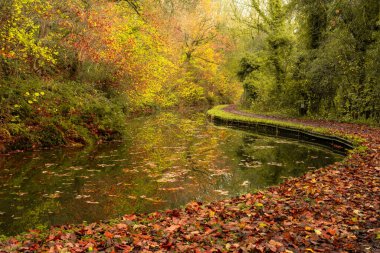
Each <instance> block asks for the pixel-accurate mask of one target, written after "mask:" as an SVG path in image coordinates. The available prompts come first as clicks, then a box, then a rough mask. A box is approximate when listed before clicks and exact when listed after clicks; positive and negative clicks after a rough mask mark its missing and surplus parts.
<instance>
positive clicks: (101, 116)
mask: <svg viewBox="0 0 380 253" xmlns="http://www.w3.org/2000/svg"><path fill="white" fill-rule="evenodd" d="M114 93H115V94H112V95H110V94H107V93H105V92H103V91H100V90H98V89H96V86H94V85H92V84H89V83H77V82H71V81H66V82H57V81H49V80H48V81H44V80H41V79H28V80H22V79H10V80H2V81H0V94H1V95H2V96H1V100H0V153H4V152H10V151H15V150H26V149H32V148H46V147H53V146H63V145H65V146H81V145H88V144H92V143H95V142H97V141H110V140H113V139H119V138H121V137H122V136H123V129H124V126H125V113H126V112H127V106H126V99H125V97H124V96H123V94H121V93H120V94H118V93H117V92H114Z"/></svg>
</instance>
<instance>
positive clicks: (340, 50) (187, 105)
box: [0, 0, 380, 252]
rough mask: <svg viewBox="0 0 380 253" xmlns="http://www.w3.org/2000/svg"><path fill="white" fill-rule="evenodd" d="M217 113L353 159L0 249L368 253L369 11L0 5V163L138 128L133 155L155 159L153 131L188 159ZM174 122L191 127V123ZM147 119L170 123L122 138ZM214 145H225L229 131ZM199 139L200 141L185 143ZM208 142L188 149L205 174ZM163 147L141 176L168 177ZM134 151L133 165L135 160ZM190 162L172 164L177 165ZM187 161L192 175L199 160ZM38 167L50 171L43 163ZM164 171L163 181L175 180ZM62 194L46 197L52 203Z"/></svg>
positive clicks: (374, 50) (373, 96)
mask: <svg viewBox="0 0 380 253" xmlns="http://www.w3.org/2000/svg"><path fill="white" fill-rule="evenodd" d="M217 105H230V106H229V107H224V108H227V109H226V110H225V109H220V111H223V112H221V115H222V116H226V115H227V116H226V117H227V118H228V117H230V119H232V120H233V119H234V118H235V119H236V117H250V118H256V117H257V118H258V120H262V121H265V122H266V123H268V122H269V123H270V124H272V123H273V122H275V123H273V124H277V125H281V123H278V122H277V120H279V121H285V122H288V123H289V122H290V123H289V124H290V125H286V124H287V123H286V124H285V126H289V127H296V126H297V124H303V125H308V126H310V129H309V128H307V129H308V130H310V131H312V132H313V131H315V129H317V128H318V129H319V128H324V127H326V128H328V130H326V132H323V133H324V134H325V133H328V134H331V135H339V136H341V137H342V136H343V137H344V138H346V137H347V136H348V137H349V138H351V140H353V142H354V143H355V145H356V146H355V149H354V151H352V152H351V151H350V152H348V156H347V157H346V158H345V160H343V161H342V162H338V163H335V164H333V165H330V166H326V167H325V168H322V169H320V170H315V171H314V170H312V171H311V172H309V173H307V174H305V175H304V176H301V177H299V178H292V179H289V180H287V181H285V182H284V183H283V184H280V185H279V186H273V187H270V188H268V189H265V190H263V191H257V192H252V193H247V194H244V195H240V196H238V197H235V198H228V199H225V200H220V201H218V202H214V203H209V204H203V203H201V202H199V201H192V202H190V203H188V204H187V205H186V206H185V207H184V208H181V209H178V210H177V209H169V210H167V211H162V212H154V213H150V214H126V215H124V216H123V217H121V218H118V219H115V220H106V221H101V222H100V221H99V222H96V223H92V224H87V223H83V224H77V225H60V226H57V227H55V228H51V229H50V230H49V229H46V228H44V229H42V230H39V229H35V230H31V231H30V232H29V233H27V234H24V235H20V236H16V237H6V236H1V235H0V252H1V251H2V250H3V249H4V251H5V252H35V251H40V252H47V251H49V250H50V252H92V251H95V252H98V251H100V252H139V251H144V250H145V251H146V252H150V251H161V252H162V251H174V252H228V251H230V252H377V251H376V250H378V249H380V246H379V238H380V230H379V220H378V218H379V211H378V210H379V201H378V200H379V198H378V197H379V182H380V180H379V168H380V157H379V154H380V152H379V149H380V148H379V147H380V146H379V143H380V140H379V136H380V135H379V123H380V1H379V0H66V1H62V0H0V158H1V156H4V157H5V156H8V155H9V154H17V153H21V152H23V151H26V150H39V151H41V150H43V149H48V148H52V147H70V148H74V149H75V148H83V147H93V146H97V145H100V144H102V143H110V142H112V141H120V142H121V141H123V140H125V139H128V138H129V137H128V136H132V134H131V133H132V132H138V131H141V133H142V134H141V140H140V142H141V143H142V144H141V147H143V148H142V149H150V151H151V150H154V151H156V150H157V143H153V142H154V141H156V142H159V141H162V142H164V141H163V140H167V139H169V138H168V136H164V135H165V134H164V133H166V132H165V131H166V130H167V128H166V127H167V126H166V125H165V126H163V128H162V129H166V130H162V131H161V130H160V131H158V130H157V129H159V127H158V125H159V124H162V121H168V123H167V124H168V125H170V124H171V126H172V127H173V126H174V127H173V129H174V128H175V127H177V128H178V129H176V130H175V131H174V132H169V131H168V133H170V134H168V135H173V136H174V135H177V137H178V138H179V139H181V138H183V139H188V140H189V142H186V145H187V146H189V147H192V146H191V145H193V143H194V142H196V141H199V140H203V139H204V138H203V136H206V137H210V136H212V135H211V131H212V130H210V129H208V128H207V127H206V129H207V130H205V131H204V132H202V134H203V135H202V134H200V133H199V131H198V130H195V128H196V127H195V125H197V127H199V126H203V127H205V125H207V123H204V121H202V120H203V119H204V118H205V114H204V112H205V111H206V110H207V109H209V108H211V107H214V106H217ZM218 108H222V107H218ZM228 108H229V109H228ZM228 110H230V111H228ZM173 111H174V112H176V113H179V114H182V112H188V111H197V112H201V116H199V114H198V115H197V117H195V118H196V120H195V121H198V122H197V124H195V123H194V122H195V121H194V122H193V123H191V121H189V120H187V119H183V118H180V117H179V116H174V114H172V113H171V112H173ZM160 112H164V113H166V112H168V113H167V114H164V116H165V117H162V118H160V117H157V118H155V120H151V121H147V122H153V123H151V125H150V126H142V124H140V125H139V124H138V123H134V124H135V125H133V127H128V126H129V125H128V124H131V125H132V123H130V122H132V120H136V119H137V120H138V119H139V117H143V116H146V115H150V116H151V115H153V117H154V115H155V114H157V113H160ZM218 113H220V112H218ZM183 114H185V113H183ZM258 115H260V116H258ZM176 117H177V118H176ZM202 117H203V118H202ZM243 119H244V118H243ZM244 120H247V119H246V118H245V119H244ZM266 120H267V121H266ZM272 120H273V122H272ZM248 121H249V120H248ZM175 122H181V124H183V127H181V126H182V125H178V126H176V123H175ZM265 122H264V123H265ZM165 123H166V122H165ZM293 123H294V125H293ZM148 124H149V123H148ZM156 125H157V126H156ZM160 127H161V126H160ZM160 129H161V128H160ZM302 129H303V128H302ZM318 129H317V130H318ZM128 131H129V133H128ZM144 131H145V132H144ZM197 131H198V132H197ZM208 131H209V132H208ZM317 132H318V131H317ZM138 133H139V132H138ZM218 133H219V132H218ZM220 133H222V134H224V136H222V134H221V135H220V136H219V138H220V139H222V141H223V143H224V140H226V142H227V139H228V138H227V137H228V136H227V134H226V133H225V132H220ZM196 134H198V135H199V136H197V138H198V137H199V138H198V139H199V140H198V139H196V140H193V139H192V137H190V136H193V137H194V136H195V135H196ZM213 134H215V135H216V133H213ZM226 136H227V137H226ZM343 137H342V138H343ZM348 137H347V138H348ZM144 138H145V139H144ZM213 138H214V139H211V138H210V142H209V143H207V146H206V145H205V144H204V143H203V144H202V145H204V147H201V146H200V145H199V146H200V147H198V148H200V151H199V153H200V154H208V155H209V156H208V158H210V157H211V158H210V159H211V160H212V161H213V162H212V164H217V163H218V162H220V159H219V157H216V155H214V153H217V152H216V151H214V153H212V151H210V150H213V149H215V147H216V146H217V145H219V144H217V142H216V139H217V137H215V136H213ZM223 138H224V139H223ZM158 139H159V140H158ZM246 139H249V138H246ZM253 139H254V138H253ZM144 140H145V141H146V143H145V142H144ZM181 140H182V139H181ZM246 141H247V140H246ZM247 142H248V141H247ZM131 143H132V142H131ZM184 143H185V142H184ZM134 144H136V143H134ZM171 144H172V143H171ZM177 144H178V145H179V143H177ZM155 145H156V146H155ZM246 145H248V144H246ZM131 146H133V145H132V144H131ZM167 146H169V145H166V144H165V145H164V146H163V148H162V150H160V151H157V152H156V153H154V152H152V157H153V158H152V159H151V160H153V159H157V162H156V160H154V162H152V161H149V162H148V163H146V164H144V166H145V167H146V170H147V171H149V173H151V174H149V176H151V175H153V176H152V177H154V176H155V173H156V174H158V173H163V172H165V173H168V172H167V170H169V169H170V168H172V167H170V166H171V165H172V162H173V161H172V160H171V161H170V163H168V164H169V165H170V166H169V165H168V166H167V168H165V170H162V171H159V170H160V169H161V167H160V165H159V163H160V162H162V163H164V162H165V161H164V162H163V160H164V159H162V157H161V156H159V155H157V153H158V152H166V153H167V156H168V157H169V156H171V158H173V157H174V152H172V151H171V149H169V148H167ZM129 148H130V147H129ZM165 148H167V149H165ZM177 148H178V147H177ZM180 148H181V147H180ZM261 148H263V149H264V148H268V146H262V147H261ZM269 148H271V147H269ZM131 149H132V148H131ZM188 149H191V148H188ZM194 149H195V148H194ZM165 150H166V151H165ZM135 151H136V154H140V155H141V154H143V152H140V151H141V150H140V147H139V148H136V150H135ZM190 151H191V150H190ZM190 151H188V150H187V151H186V152H187V153H186V155H184V156H181V158H178V160H179V159H185V160H186V161H190V160H191V159H192V157H191V154H190V155H189V153H191V152H190ZM64 152H65V151H64ZM86 152H87V151H86ZM139 152H140V153H139ZM202 152H203V153H202ZM207 152H210V153H207ZM231 152H232V151H231ZM68 153H69V152H68ZM166 153H165V154H166ZM218 154H219V153H218ZM220 154H221V153H220ZM213 155H214V156H213ZM10 156H11V155H10ZM206 156H207V155H206ZM220 156H222V155H220ZM30 157H33V155H30ZM68 157H69V156H68ZM94 157H96V156H95V155H94V156H93V157H91V159H92V160H94V159H95V158H94ZM289 157H290V156H289ZM139 158H140V157H139ZM23 159H24V158H23ZM25 159H26V158H25ZM33 159H34V158H33ZM144 159H147V158H146V157H144V155H141V160H142V161H144V162H145V160H144ZM174 159H176V157H174ZM342 159H343V158H342ZM124 160H127V158H126V159H124ZM195 160H196V159H194V161H195ZM119 161H122V159H121V160H119ZM244 161H245V160H244ZM191 162H193V160H191ZM245 162H247V161H245ZM297 162H299V163H303V161H297ZM196 163H198V164H197V165H199V167H201V166H203V165H202V161H201V159H199V160H196V162H193V163H192V164H196ZM0 165H3V164H1V161H0ZM100 165H101V166H100V167H101V168H98V167H99V164H97V165H94V166H95V167H96V166H98V167H96V168H97V169H98V170H96V171H100V170H101V169H104V171H106V172H108V167H107V166H109V164H100ZM256 165H257V164H256ZM272 165H273V164H272ZM277 165H279V164H277ZM43 166H45V167H46V168H45V167H44V168H45V169H46V170H45V171H43V172H42V173H45V174H48V173H49V172H48V169H49V167H54V166H56V165H55V164H53V163H51V164H50V163H45V164H44V165H43ZM102 166H103V167H102ZM112 166H114V164H113V165H111V166H110V167H112ZM274 166H276V164H274ZM145 167H144V168H145ZM209 167H210V166H209ZM211 167H212V166H211ZM258 167H260V165H259V166H258ZM277 167H281V164H280V166H277ZM70 168H72V169H73V170H75V169H78V171H79V170H82V169H83V168H79V167H75V166H74V165H72V166H70V167H69V169H70ZM173 168H174V167H173ZM314 169H318V168H314ZM32 170H35V168H34V167H33V165H30V166H29V165H28V171H29V172H30V171H32ZM124 170H125V171H127V170H128V171H129V172H130V171H131V170H132V168H124ZM4 171H5V170H1V167H0V179H4V178H6V177H7V176H8V174H7V175H6V176H4V175H5V172H4ZM104 171H102V173H103V172H104ZM115 171H116V170H115ZM136 171H137V169H135V171H134V172H136ZM157 171H158V172H157ZM2 172H4V175H3V176H2V174H1V173H2ZM129 172H128V173H129ZM219 172H220V171H219ZM7 173H8V172H7ZM54 173H56V172H54ZM75 173H76V172H75ZM78 173H79V172H78ZM91 173H93V174H96V173H95V172H94V170H92V172H91ZM220 173H221V174H223V171H222V172H220ZM30 174H33V173H30ZM56 174H59V173H56ZM66 174H67V173H66ZM66 174H64V175H63V176H62V177H64V176H67V175H66ZM173 174H175V173H172V174H170V173H169V174H168V175H169V176H168V178H165V180H166V181H164V182H165V183H173V182H174V181H173V182H170V180H174V179H173ZM10 175H11V176H12V174H10ZM28 175H29V174H28ZM11 176H10V177H11ZM22 176H25V175H22ZM175 176H176V177H185V176H183V175H182V174H176V175H175ZM219 176H220V175H219ZM223 176H224V174H223ZM84 177H86V176H83V178H84ZM25 178H26V177H25ZM114 178H117V176H114ZM22 180H23V179H22V177H20V178H18V179H17V180H16V181H17V182H18V181H20V182H21V181H22ZM76 180H77V181H78V182H79V181H80V180H82V179H80V180H79V179H78V177H77V178H76ZM144 180H145V179H144ZM147 180H150V179H147ZM17 182H16V183H17ZM80 182H82V181H80ZM0 183H1V180H0ZM125 184H128V182H125ZM243 184H244V183H243ZM4 185H5V184H4ZM4 185H3V186H4ZM118 185H119V184H118ZM152 185H154V186H152V187H156V186H157V182H156V181H155V183H154V184H152ZM116 188H117V187H116ZM116 188H112V190H114V189H116ZM152 189H153V188H152ZM160 189H162V188H160ZM164 189H165V190H167V191H178V190H182V189H183V187H182V186H181V185H180V186H179V187H168V188H164ZM168 189H169V190H168ZM152 191H153V190H152ZM220 192H222V193H223V191H222V190H219V193H220ZM1 194H2V192H1V191H0V195H1ZM17 194H24V195H25V194H26V193H22V192H21V193H20V192H18V193H17ZM54 194H55V195H54ZM59 195H60V192H58V193H57V192H55V193H51V194H50V193H49V194H46V196H48V198H51V199H50V200H49V201H51V202H54V201H56V200H55V199H58V198H59V197H60V196H59ZM77 196H81V197H82V196H84V195H77ZM136 196H137V195H136ZM136 196H132V197H134V198H135V199H136V198H137V199H138V198H142V197H141V196H140V197H139V196H137V197H136ZM142 196H144V198H145V200H146V199H149V197H148V198H147V197H146V196H145V195H142ZM20 197H21V196H20ZM129 197H131V196H129ZM132 199H133V198H132ZM1 201H2V200H1V196H0V202H1ZM125 201H126V202H130V201H131V199H127V200H125ZM154 201H156V199H154V200H153V202H154ZM54 203H55V202H54ZM0 204H1V203H0ZM87 204H99V202H96V201H92V202H91V201H90V202H89V201H87ZM42 205H43V204H41V206H42ZM0 207H1V205H0ZM41 209H42V208H41ZM57 209H58V208H57ZM20 210H21V209H20ZM41 212H42V211H41ZM36 213H38V210H37V211H35V213H33V215H36V216H37V215H39V214H36ZM1 215H4V213H2V212H1V210H0V216H1ZM0 225H1V224H0ZM200 249H201V250H200ZM343 250H346V251H343Z"/></svg>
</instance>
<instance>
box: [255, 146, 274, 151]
mask: <svg viewBox="0 0 380 253" xmlns="http://www.w3.org/2000/svg"><path fill="white" fill-rule="evenodd" d="M270 148H274V146H253V149H259V150H260V149H270Z"/></svg>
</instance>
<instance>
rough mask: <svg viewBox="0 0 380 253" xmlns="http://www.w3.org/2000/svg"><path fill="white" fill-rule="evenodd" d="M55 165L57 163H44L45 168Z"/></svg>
mask: <svg viewBox="0 0 380 253" xmlns="http://www.w3.org/2000/svg"><path fill="white" fill-rule="evenodd" d="M55 165H58V164H56V163H45V167H46V168H49V167H51V166H55Z"/></svg>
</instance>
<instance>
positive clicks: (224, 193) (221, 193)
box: [214, 190, 228, 195]
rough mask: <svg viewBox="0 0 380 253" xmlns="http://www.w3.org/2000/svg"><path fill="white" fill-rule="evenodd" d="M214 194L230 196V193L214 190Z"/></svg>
mask: <svg viewBox="0 0 380 253" xmlns="http://www.w3.org/2000/svg"><path fill="white" fill-rule="evenodd" d="M214 192H217V193H219V194H220V195H228V191H223V190H214Z"/></svg>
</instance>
